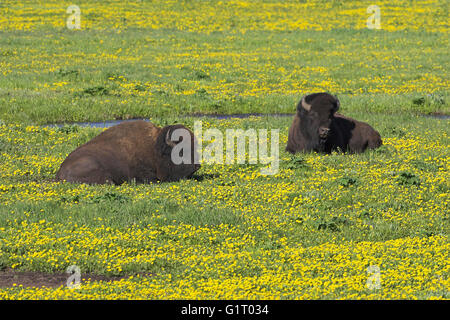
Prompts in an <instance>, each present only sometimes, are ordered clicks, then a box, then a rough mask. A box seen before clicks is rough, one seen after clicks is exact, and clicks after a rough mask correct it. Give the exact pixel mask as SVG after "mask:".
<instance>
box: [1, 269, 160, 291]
mask: <svg viewBox="0 0 450 320" xmlns="http://www.w3.org/2000/svg"><path fill="white" fill-rule="evenodd" d="M141 275H144V276H152V275H153V274H151V273H147V274H145V273H144V274H141ZM130 276H131V275H124V276H104V275H96V274H81V281H80V284H81V285H82V284H83V282H86V281H88V280H89V281H91V282H92V281H119V280H121V279H126V278H129V277H130ZM69 277H70V274H68V273H44V272H35V271H15V270H13V269H11V268H6V269H4V270H1V271H0V288H7V287H13V286H14V284H15V285H16V286H19V285H22V287H35V288H40V287H47V288H58V287H61V286H67V280H68V279H69Z"/></svg>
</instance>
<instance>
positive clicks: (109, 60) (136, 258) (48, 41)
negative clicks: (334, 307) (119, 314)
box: [0, 1, 450, 299]
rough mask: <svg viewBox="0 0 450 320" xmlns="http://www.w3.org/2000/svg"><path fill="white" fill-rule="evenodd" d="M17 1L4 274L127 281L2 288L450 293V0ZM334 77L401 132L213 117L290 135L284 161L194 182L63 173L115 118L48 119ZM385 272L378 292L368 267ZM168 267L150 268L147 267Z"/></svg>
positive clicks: (107, 294) (37, 291) (267, 93)
mask: <svg viewBox="0 0 450 320" xmlns="http://www.w3.org/2000/svg"><path fill="white" fill-rule="evenodd" d="M71 4H74V3H72V2H70V3H69V2H66V1H23V2H20V3H17V2H16V1H2V2H1V3H0V75H1V77H0V269H13V270H16V271H17V272H20V271H36V272H45V273H49V274H52V273H61V272H64V271H65V270H66V269H67V267H68V266H71V265H77V266H79V267H80V269H81V271H82V272H83V273H89V274H96V275H106V276H113V275H121V276H125V278H124V279H122V280H120V281H114V282H112V281H111V282H97V281H92V282H87V283H86V282H84V283H82V286H81V288H79V289H70V288H67V287H60V288H32V287H21V286H19V285H17V286H13V287H3V288H0V299H66V298H67V299H73V298H74V299H119V298H123V299H128V298H131V299H222V298H228V299H435V298H437V299H439V298H440V299H442V298H443V299H449V298H450V293H449V292H450V279H449V274H450V264H449V261H450V253H449V252H450V243H449V241H448V237H449V230H450V216H449V212H450V208H449V187H450V185H449V181H450V179H449V178H450V174H449V159H450V148H449V121H448V120H446V119H434V118H428V117H424V116H423V115H424V114H430V113H439V114H446V115H448V114H450V108H449V102H448V101H449V98H450V97H449V72H448V70H449V59H448V47H449V43H448V39H449V38H448V17H449V13H448V3H447V2H445V1H443V2H440V1H397V2H395V5H394V4H391V3H390V2H388V1H377V3H376V4H378V5H379V6H380V8H381V25H382V29H381V30H368V29H367V27H366V20H367V18H368V16H369V15H370V14H368V13H367V12H366V8H367V7H368V6H369V5H371V4H373V3H371V2H369V1H346V2H341V1H307V2H305V1H283V2H275V1H248V2H246V1H178V2H177V1H101V2H100V1H78V3H75V4H77V5H79V7H80V9H81V30H68V29H67V28H66V26H65V21H66V18H67V17H68V14H67V13H66V9H67V7H68V6H69V5H71ZM319 91H328V92H331V93H333V94H337V95H338V96H339V99H340V100H341V112H342V113H343V114H346V115H349V116H353V117H355V118H357V119H360V120H363V121H367V122H368V123H370V124H371V125H372V126H374V127H375V128H376V129H377V130H378V131H379V132H380V134H381V136H382V137H383V143H384V145H383V146H382V147H381V148H379V149H377V150H374V151H369V152H366V153H364V154H359V155H348V154H347V155H343V154H337V153H334V154H331V155H321V154H316V153H312V154H299V155H296V156H291V155H289V154H288V153H286V152H285V151H284V147H285V144H286V141H287V131H288V127H289V125H290V123H291V121H292V119H291V118H290V117H251V118H248V119H227V120H217V119H211V118H201V119H202V120H203V126H204V127H216V128H219V129H221V130H225V129H227V128H242V129H248V128H265V129H280V170H279V173H278V174H276V175H275V176H264V175H261V174H260V165H250V164H247V165H237V164H235V165H218V164H204V165H203V166H202V168H201V169H200V171H198V172H197V173H196V175H195V176H194V177H193V178H192V179H188V180H183V181H180V182H177V183H157V184H152V185H133V184H124V185H121V186H88V185H81V184H69V183H57V182H54V181H53V178H54V175H55V172H56V170H57V169H58V168H59V165H60V164H61V162H62V161H63V160H64V158H65V157H66V156H67V155H68V154H69V153H70V152H71V151H72V150H73V149H74V148H76V147H77V146H79V145H80V144H82V143H84V142H86V141H88V140H89V139H91V138H92V137H94V136H95V135H97V134H98V133H99V132H100V131H101V130H100V129H94V128H82V127H78V126H71V125H68V126H63V127H61V128H55V127H47V126H43V125H44V124H49V123H64V122H66V123H70V122H76V121H100V120H111V119H132V118H141V117H142V118H150V119H151V120H152V121H153V122H154V123H156V124H158V125H166V124H170V123H175V122H181V123H185V124H186V125H187V126H189V127H193V124H194V121H195V120H197V119H199V118H195V117H193V116H192V115H193V114H199V113H200V114H202V113H214V114H230V113H293V112H294V111H295V105H296V103H297V102H298V100H299V99H300V97H301V96H302V95H303V94H306V93H313V92H319ZM373 266H375V267H376V268H377V270H379V271H380V274H379V279H380V286H379V288H378V289H374V288H372V287H370V286H368V281H369V282H370V281H371V279H373V277H374V273H373V271H371V270H374V269H373V268H372V267H373ZM143 273H151V274H152V276H143V275H142V274H143Z"/></svg>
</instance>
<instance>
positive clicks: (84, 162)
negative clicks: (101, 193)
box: [56, 157, 116, 184]
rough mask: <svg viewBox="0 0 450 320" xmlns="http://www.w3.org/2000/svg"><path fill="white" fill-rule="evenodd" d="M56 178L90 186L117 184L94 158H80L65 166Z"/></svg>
mask: <svg viewBox="0 0 450 320" xmlns="http://www.w3.org/2000/svg"><path fill="white" fill-rule="evenodd" d="M56 178H57V179H58V180H65V181H67V182H75V183H88V184H113V183H116V182H115V181H114V178H113V177H112V175H111V174H110V173H108V172H107V171H106V170H105V169H104V168H103V167H102V166H101V165H100V163H99V162H98V161H97V160H95V159H94V158H92V157H82V158H78V159H77V160H76V161H72V162H69V163H67V164H63V165H62V166H61V169H60V170H59V171H58V173H57V175H56Z"/></svg>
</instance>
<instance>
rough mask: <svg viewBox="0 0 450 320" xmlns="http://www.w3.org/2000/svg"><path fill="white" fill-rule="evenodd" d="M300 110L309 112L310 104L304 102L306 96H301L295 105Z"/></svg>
mask: <svg viewBox="0 0 450 320" xmlns="http://www.w3.org/2000/svg"><path fill="white" fill-rule="evenodd" d="M302 110H304V111H306V112H309V111H310V110H311V105H310V104H309V103H307V102H306V96H303V97H302V100H300V102H299V104H298V106H297V111H298V112H302Z"/></svg>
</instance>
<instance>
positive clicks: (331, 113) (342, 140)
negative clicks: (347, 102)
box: [286, 93, 382, 153]
mask: <svg viewBox="0 0 450 320" xmlns="http://www.w3.org/2000/svg"><path fill="white" fill-rule="evenodd" d="M339 106H340V102H339V100H338V99H337V98H336V97H335V96H333V95H331V94H328V93H315V94H310V95H307V96H304V97H303V98H302V99H301V101H300V102H299V104H298V106H297V113H296V115H295V117H294V121H293V123H292V125H291V127H290V129H289V136H288V143H287V147H286V151H288V152H290V153H296V152H310V151H316V152H324V153H331V152H332V151H334V150H336V151H342V152H350V153H359V152H364V151H365V150H366V149H375V148H378V147H379V146H381V145H382V141H381V137H380V134H379V133H378V132H377V131H376V130H375V129H373V128H372V127H371V126H370V125H368V124H367V123H364V122H361V121H357V120H355V119H352V118H349V117H346V116H343V115H341V114H337V113H336V111H337V110H338V109H339Z"/></svg>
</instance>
